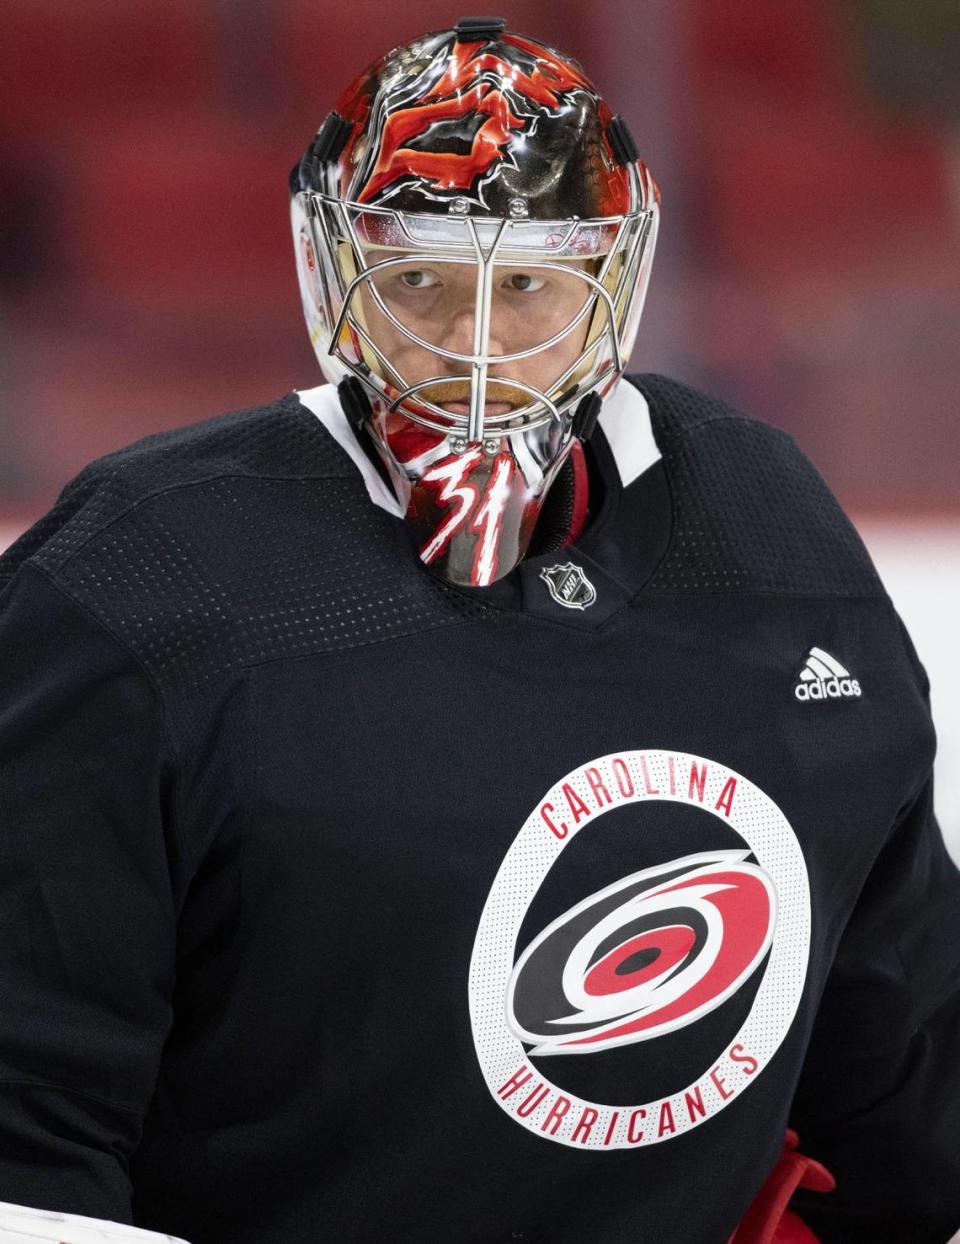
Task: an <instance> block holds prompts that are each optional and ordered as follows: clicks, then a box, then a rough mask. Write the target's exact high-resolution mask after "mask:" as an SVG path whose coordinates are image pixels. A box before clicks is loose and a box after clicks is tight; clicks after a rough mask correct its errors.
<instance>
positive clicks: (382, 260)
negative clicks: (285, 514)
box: [360, 251, 596, 427]
mask: <svg viewBox="0 0 960 1244" xmlns="http://www.w3.org/2000/svg"><path fill="white" fill-rule="evenodd" d="M595 266H596V265H595V261H593V260H589V259H578V260H566V261H564V262H561V263H554V264H551V265H549V266H548V265H540V264H537V263H533V262H532V263H523V262H517V263H509V264H508V263H503V264H500V263H498V264H496V265H494V267H493V269H492V272H491V274H490V277H489V278H488V286H489V288H488V289H487V291H486V295H485V298H481V297H480V296H479V293H478V275H477V271H476V268H475V266H474V265H473V264H469V263H453V262H449V261H441V260H437V259H433V258H431V257H429V256H413V257H411V256H409V255H405V254H404V253H403V252H400V251H388V252H384V253H381V254H379V255H378V256H377V262H376V264H375V272H374V273H373V275H372V276H371V278H370V280H369V282H364V283H363V284H362V285H361V289H360V295H361V300H362V306H363V315H364V319H365V320H366V324H367V327H368V330H369V332H370V336H371V338H372V340H373V342H374V343H375V344H376V346H377V349H378V351H379V353H380V355H381V356H382V357H383V358H384V359H385V360H389V363H390V365H391V366H390V371H391V372H392V375H391V376H390V381H391V383H392V384H394V385H395V386H396V387H397V388H398V389H400V390H402V389H407V388H409V387H410V386H413V385H421V384H422V383H423V382H424V381H430V380H433V381H434V383H430V384H427V385H426V387H424V388H420V389H418V390H417V397H418V398H419V399H420V400H422V401H426V402H430V403H432V404H435V405H437V406H440V407H441V408H442V409H443V410H446V411H449V412H450V413H452V414H455V415H460V416H466V415H468V414H469V411H470V396H471V387H472V385H473V384H475V383H476V377H475V373H474V369H473V368H472V366H471V363H470V362H469V361H468V358H467V357H464V356H471V355H472V356H476V355H477V354H481V353H482V354H484V355H485V356H487V357H488V358H490V359H491V360H492V361H491V362H490V363H489V365H488V366H487V367H486V368H485V369H484V372H485V384H484V399H485V400H484V402H483V415H484V423H485V425H486V426H488V427H489V426H490V425H489V423H488V421H489V419H490V418H491V417H493V416H498V415H501V416H502V415H505V414H507V413H508V412H509V411H511V410H514V409H519V408H522V407H524V406H527V405H528V404H529V403H530V402H531V401H532V400H535V399H534V394H540V393H543V394H550V395H552V396H554V397H556V396H557V395H558V394H557V392H556V390H557V385H558V382H561V381H562V379H563V377H564V376H566V375H567V374H568V373H569V372H570V371H571V369H572V368H573V366H574V364H575V363H576V361H577V359H578V358H579V356H580V355H581V353H582V351H583V348H584V344H585V341H586V337H587V332H588V322H589V316H588V315H587V314H586V312H587V310H588V304H589V303H590V301H591V295H592V289H591V286H590V285H589V284H588V282H586V281H584V280H583V278H582V276H580V275H578V274H579V273H583V272H590V271H591V270H592V268H594V267H595ZM370 287H372V288H370ZM481 304H486V305H487V306H488V307H489V310H488V312H487V313H486V315H484V313H483V311H482V310H481V311H479V312H478V305H481ZM484 320H486V321H487V322H486V323H484ZM405 330H406V331H405ZM565 330H568V331H565ZM484 337H485V340H484ZM414 338H416V339H417V340H414ZM426 343H429V344H430V346H436V347H439V348H440V351H443V352H442V353H441V352H438V350H437V349H431V348H429V346H428V345H427V344H426ZM517 354H519V355H520V356H521V357H513V358H501V357H500V356H505V355H507V356H509V355H517ZM511 382H515V383H511Z"/></svg>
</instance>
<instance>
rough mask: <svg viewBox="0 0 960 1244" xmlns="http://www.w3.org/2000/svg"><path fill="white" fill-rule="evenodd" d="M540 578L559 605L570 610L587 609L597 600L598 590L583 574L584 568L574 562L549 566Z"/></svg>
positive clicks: (541, 573)
mask: <svg viewBox="0 0 960 1244" xmlns="http://www.w3.org/2000/svg"><path fill="white" fill-rule="evenodd" d="M540 578H541V579H542V580H543V581H544V583H546V585H547V587H548V588H549V589H550V595H551V596H552V597H553V599H554V600H555V601H556V602H557V604H558V605H565V606H566V607H567V608H568V609H586V608H587V607H588V606H589V605H592V604H593V602H594V601H595V600H596V599H597V589H596V588H595V587H594V586H593V584H592V583H591V582H590V580H589V579H588V578H587V576H586V575H585V574H584V573H583V567H582V566H576V565H574V563H573V562H564V563H563V564H562V565H560V566H547V567H545V568H544V569H543V570H541V571H540Z"/></svg>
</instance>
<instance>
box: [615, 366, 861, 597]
mask: <svg viewBox="0 0 960 1244" xmlns="http://www.w3.org/2000/svg"><path fill="white" fill-rule="evenodd" d="M629 379H630V381H631V382H632V383H633V384H635V385H636V386H637V387H638V388H639V389H640V391H641V392H642V393H643V394H644V396H645V397H646V399H647V403H648V406H649V408H650V419H651V426H652V429H653V434H654V437H655V439H656V441H657V445H658V446H659V448H660V452H661V455H662V458H663V464H664V469H665V471H666V475H667V480H668V483H669V487H670V493H671V499H672V505H673V534H672V538H671V541H670V545H669V548H668V551H667V553H666V555H665V557H664V558H663V560H662V562H661V563H660V565H659V567H658V569H657V571H656V573H655V575H654V576H653V578H652V580H651V582H650V584H649V590H651V591H669V592H705V591H710V592H733V591H759V592H780V593H784V594H796V595H830V596H878V597H884V596H886V592H885V589H884V587H883V584H882V582H881V580H880V577H879V575H878V574H877V570H876V567H875V566H874V564H873V561H872V560H871V558H870V555H869V553H868V552H867V549H866V547H865V545H864V543H863V540H862V539H861V537H860V535H859V533H858V532H857V530H856V528H855V526H854V524H853V523H852V522H851V520H850V518H849V517H848V516H847V514H846V513H845V512H844V510H843V507H842V506H841V505H840V502H839V501H838V500H837V498H836V496H835V495H834V494H833V492H832V490H831V489H830V487H829V485H828V484H827V482H826V480H825V479H824V478H823V476H822V475H821V473H820V471H819V470H818V469H817V467H816V466H815V465H814V464H813V462H812V461H811V460H810V458H809V457H808V456H807V455H806V454H805V453H804V452H803V450H802V449H801V448H800V446H799V445H798V444H797V442H796V440H795V439H794V438H793V437H792V436H791V435H790V434H789V433H788V432H785V431H784V430H783V429H781V428H777V427H774V426H773V425H772V424H770V423H767V422H765V421H764V420H762V419H758V418H754V417H752V416H750V415H747V414H745V413H744V412H742V411H740V410H738V409H736V408H735V407H733V406H731V405H729V404H728V403H726V402H723V401H721V400H720V399H718V398H716V397H712V396H710V395H708V394H705V393H701V392H699V391H698V390H697V389H695V388H693V387H692V386H690V385H687V384H684V383H682V382H681V381H678V380H675V379H671V378H669V377H667V376H661V375H656V374H647V373H645V374H640V375H635V376H630V377H629Z"/></svg>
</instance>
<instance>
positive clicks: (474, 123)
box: [357, 36, 591, 203]
mask: <svg viewBox="0 0 960 1244" xmlns="http://www.w3.org/2000/svg"><path fill="white" fill-rule="evenodd" d="M512 45H515V48H516V49H519V54H518V55H517V56H516V59H513V58H511V59H508V56H509V55H510V52H511V50H512ZM497 49H498V50H497V51H496V52H494V51H492V50H489V47H488V45H486V44H484V43H454V44H453V46H452V48H451V49H450V60H449V64H448V65H447V68H446V70H445V72H444V73H443V75H442V77H441V78H440V79H439V80H438V81H437V82H436V84H435V85H434V86H433V87H432V88H431V89H430V90H429V91H428V92H427V93H426V94H425V95H423V96H422V97H421V98H420V99H418V100H416V101H415V102H414V103H413V104H411V105H409V106H407V107H402V108H397V109H396V110H395V111H393V112H390V113H389V114H388V115H387V117H386V120H385V121H384V123H383V130H382V134H381V139H380V145H379V151H378V153H377V160H376V164H375V165H374V167H373V169H372V170H371V172H370V175H369V177H368V179H367V182H366V185H365V186H364V188H363V190H362V191H361V192H360V193H359V194H358V195H357V199H358V201H359V202H361V203H369V202H371V201H372V200H373V199H375V198H377V197H378V196H379V197H387V196H386V195H385V194H384V191H386V190H388V188H390V187H394V188H395V186H396V184H407V183H409V182H410V180H411V179H413V180H414V181H417V180H419V181H421V182H422V183H423V184H424V188H425V189H426V190H427V191H433V192H436V191H441V192H442V191H456V190H459V191H469V190H472V189H473V188H474V186H475V185H476V183H477V180H478V179H479V178H483V177H485V176H486V175H488V174H492V171H493V170H495V168H496V166H497V165H499V163H500V162H501V161H502V160H504V159H507V158H509V155H508V146H507V145H508V143H509V141H510V139H511V138H512V137H514V136H515V135H517V134H519V133H521V132H531V131H532V129H533V127H534V126H535V125H536V119H537V116H538V115H539V114H540V113H541V112H553V111H556V110H557V109H558V108H559V107H560V105H561V103H562V102H563V98H564V93H565V92H569V91H572V90H577V89H580V90H589V89H591V88H590V85H589V83H588V82H587V80H586V79H585V78H584V77H583V76H582V75H581V74H579V73H578V72H577V71H576V70H575V69H574V68H573V67H572V66H571V65H559V64H554V65H550V66H547V65H545V64H544V63H543V62H542V61H540V60H538V58H537V49H536V47H535V45H534V44H531V43H528V42H527V41H526V40H524V39H520V38H518V37H516V36H511V39H510V43H509V44H507V43H498V44H497ZM504 80H507V81H509V82H511V84H512V85H511V87H510V90H509V92H504V91H501V90H500V88H499V83H501V82H502V81H504ZM387 107H389V101H388V103H387ZM453 122H460V123H461V125H460V126H458V127H457V134H456V136H455V137H456V139H457V140H458V141H460V142H461V143H462V142H463V141H464V137H465V134H469V133H470V132H472V138H470V139H469V141H470V150H469V151H468V152H459V151H455V150H449V149H448V150H444V149H443V147H444V140H445V137H447V138H449V137H450V135H449V133H447V134H446V135H445V129H444V127H445V123H446V130H447V131H448V132H449V130H450V123H453ZM431 137H433V139H434V141H430V139H431ZM448 145H449V144H448ZM391 192H392V191H391Z"/></svg>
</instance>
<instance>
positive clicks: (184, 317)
mask: <svg viewBox="0 0 960 1244" xmlns="http://www.w3.org/2000/svg"><path fill="white" fill-rule="evenodd" d="M494 7H495V11H496V12H498V13H500V14H502V15H503V16H505V17H507V18H508V21H509V25H510V26H511V28H513V29H514V30H517V31H520V32H522V33H526V34H529V35H532V36H534V37H536V38H540V39H542V40H544V41H545V42H547V43H552V44H554V45H555V46H557V47H559V48H561V49H563V50H565V51H567V52H569V53H572V54H573V55H575V56H576V57H578V58H579V59H580V60H581V61H582V62H583V64H584V65H585V67H586V69H587V72H588V74H589V75H590V76H591V77H592V78H593V79H594V81H595V82H596V83H597V84H598V86H599V87H600V89H601V90H602V92H603V93H604V94H605V95H606V96H607V98H608V101H609V102H610V104H611V105H612V107H613V108H614V109H615V110H617V111H620V112H622V113H623V114H624V115H625V116H626V118H627V120H628V122H629V124H630V127H631V129H632V131H633V133H634V135H635V137H636V139H637V143H638V145H639V148H640V151H641V154H642V156H643V158H644V159H645V160H646V162H647V163H648V165H649V166H650V168H651V169H652V170H653V173H654V175H655V176H656V178H657V180H658V182H659V183H660V187H661V190H662V193H663V216H662V228H661V233H660V241H659V245H658V252H657V258H656V261H655V263H654V267H653V280H652V284H651V288H650V294H649V297H648V300H647V307H646V311H645V314H644V318H643V321H642V323H641V326H640V335H639V338H638V342H637V347H636V350H635V351H634V356H633V361H632V367H633V370H638V371H659V372H665V373H667V374H669V375H672V376H676V377H678V378H679V379H682V380H685V381H687V382H688V383H691V384H694V385H696V386H698V387H700V388H702V389H705V390H707V391H709V392H711V393H714V394H716V395H717V396H720V397H723V398H726V399H727V400H729V401H732V402H733V403H734V404H736V405H738V406H740V407H741V408H742V409H744V410H746V411H747V413H749V414H752V415H755V416H758V417H759V418H761V419H764V420H766V421H767V422H769V423H772V424H775V425H778V426H780V427H782V428H785V429H786V430H787V431H789V432H791V433H792V434H793V435H794V436H795V437H796V439H797V440H798V442H799V443H800V445H801V446H802V448H803V449H804V450H805V451H806V452H807V453H808V454H809V455H810V457H812V459H813V460H814V462H815V463H816V465H817V466H818V467H819V469H820V470H821V472H822V473H823V474H824V476H825V477H826V479H827V481H828V483H829V484H830V485H831V487H832V488H833V489H834V491H835V492H836V493H837V495H838V496H839V498H840V500H841V502H842V503H843V505H844V506H845V507H846V508H847V510H848V512H850V513H851V515H852V516H853V518H854V520H855V522H856V523H857V524H858V526H859V527H860V529H861V531H862V532H863V534H864V536H865V538H866V539H867V542H868V546H869V547H870V549H871V552H872V553H873V554H874V556H875V559H876V560H877V563H878V566H879V568H880V570H881V573H882V574H883V575H884V579H885V582H887V585H888V588H889V590H890V591H891V594H892V595H893V598H894V600H895V602H896V603H897V604H898V607H900V608H901V611H902V612H903V614H904V616H905V619H906V621H907V623H908V626H909V627H910V630H911V633H912V634H913V635H914V639H915V642H916V643H917V647H918V650H919V652H920V655H921V657H922V658H923V659H924V660H925V662H926V663H927V665H928V668H929V669H930V672H931V678H932V682H933V687H934V692H933V703H934V718H935V721H936V723H937V726H938V732H939V734H940V756H939V759H938V772H940V773H941V774H942V775H943V778H942V780H941V781H940V788H939V795H938V806H939V809H940V814H941V821H942V822H943V824H944V827H945V832H946V833H947V838H948V841H949V842H951V845H952V849H953V850H954V853H955V854H956V855H957V858H958V859H960V650H958V648H957V645H956V643H955V640H954V635H953V619H954V618H955V617H957V616H958V615H960V488H958V459H960V452H958V451H960V415H958V394H960V262H958V260H960V72H958V70H960V12H958V8H957V0H909V2H907V0H604V2H603V3H593V4H586V3H579V2H574V0H507V2H506V3H499V4H497V5H496V6H494ZM468 11H469V10H468ZM459 16H461V12H460V11H459V10H456V9H452V8H450V6H449V4H448V3H446V2H445V3H442V4H441V3H439V2H438V0H407V2H406V3H404V4H402V5H386V4H383V3H382V2H378V0H352V2H351V3H339V4H332V3H328V2H326V0H256V2H255V3H254V2H252V0H250V2H245V0H135V2H134V0H83V2H82V3H80V2H78V0H5V3H4V6H3V18H2V23H0V222H2V234H0V395H2V398H0V548H2V547H3V546H4V544H5V543H6V542H7V541H8V540H10V539H12V538H13V537H14V536H15V535H16V534H18V533H19V531H21V530H22V529H24V528H25V527H27V526H28V525H29V524H30V523H31V522H33V521H34V520H35V519H36V518H38V517H39V516H40V515H41V514H43V513H44V512H45V511H46V510H47V509H48V508H49V507H50V505H52V503H53V501H54V499H55V498H56V495H57V493H58V492H59V490H60V488H62V486H63V485H64V484H65V483H66V481H67V480H68V479H69V478H70V477H71V476H73V475H74V474H76V472H77V471H78V470H80V468H81V467H82V466H84V465H85V464H86V463H87V462H88V461H89V460H90V459H91V458H93V457H95V456H97V455H99V454H102V453H105V452H107V451H109V450H111V449H115V448H117V447H119V446H120V445H124V444H127V443H129V442H130V441H132V440H135V439H136V438H138V437H140V436H143V435H145V434H147V433H149V432H154V431H159V430H160V429H163V428H168V427H174V426H178V425H181V424H186V423H192V422H194V421H196V420H198V419H203V418H207V417H209V416H212V415H216V414H220V413H221V412H223V411H225V410H229V409H236V408H240V407H244V406H249V405H254V404H256V403H259V402H262V401H268V400H271V399H274V398H276V397H279V396H280V395H281V394H283V393H285V392H288V391H289V390H291V389H294V388H307V387H311V386H312V385H315V384H318V383H320V382H321V379H322V378H321V376H320V373H319V371H318V368H317V365H316V361H315V359H314V357H313V353H312V350H311V348H310V346H309V342H308V338H307V333H306V329H305V327H304V324H303V320H302V315H301V310H300V300H299V292H298V289H297V283H296V277H295V269H294V263H293V250H292V245H291V241H290V237H289V225H288V207H287V175H288V172H289V170H290V168H291V166H292V165H293V164H294V162H295V161H296V160H297V159H298V158H299V156H300V155H301V153H302V152H303V150H304V148H305V147H306V145H307V143H308V142H309V140H310V138H311V137H312V135H313V133H314V132H315V130H316V129H317V127H318V126H319V124H320V122H321V121H322V119H323V118H324V116H325V115H326V113H327V112H328V111H329V109H330V108H331V107H332V105H333V103H334V102H335V100H336V98H337V96H338V94H339V93H340V91H341V90H342V88H343V87H344V86H345V85H346V83H347V82H348V81H349V80H350V79H351V78H352V77H353V76H354V75H355V74H356V73H357V72H359V70H360V69H361V68H362V67H363V66H364V65H366V64H367V63H369V62H370V61H371V60H373V59H375V58H376V57H377V56H379V55H380V54H381V53H383V52H384V51H386V50H387V49H388V48H389V47H391V46H394V45H395V44H398V43H401V42H405V41H407V40H408V39H410V38H412V37H414V36H415V35H417V34H420V33H423V32H425V31H427V30H436V29H444V28H449V27H450V26H452V25H453V24H454V22H455V21H456V20H457V18H458V17H459ZM938 780H939V779H938Z"/></svg>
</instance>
